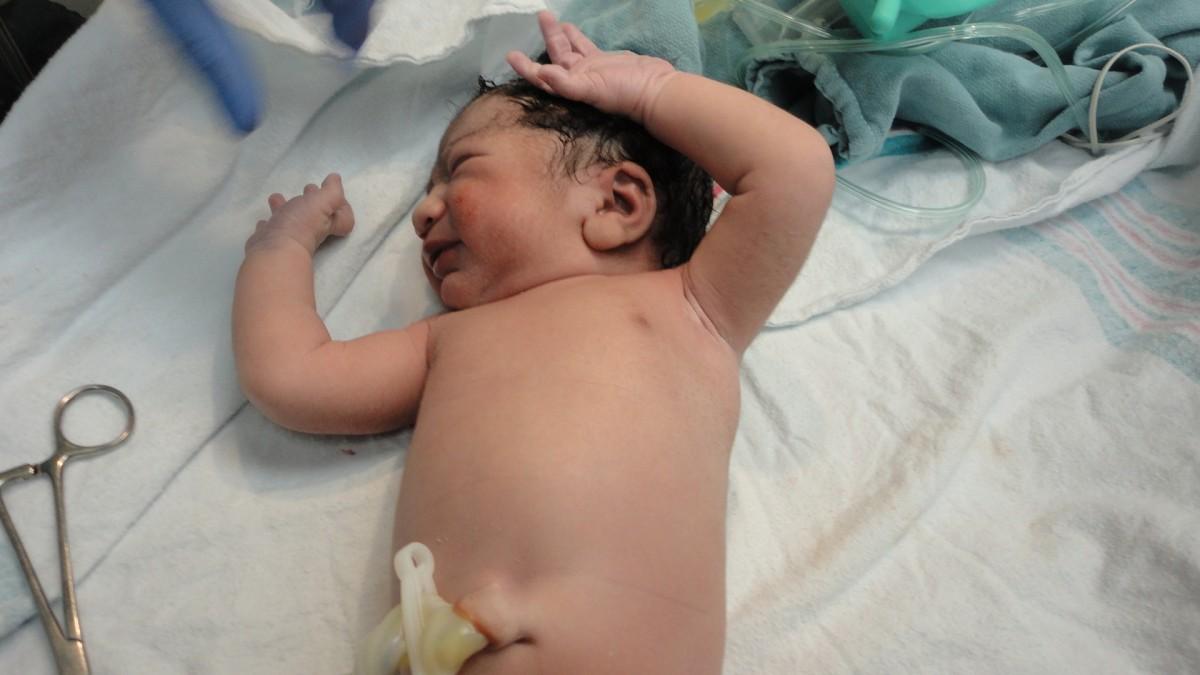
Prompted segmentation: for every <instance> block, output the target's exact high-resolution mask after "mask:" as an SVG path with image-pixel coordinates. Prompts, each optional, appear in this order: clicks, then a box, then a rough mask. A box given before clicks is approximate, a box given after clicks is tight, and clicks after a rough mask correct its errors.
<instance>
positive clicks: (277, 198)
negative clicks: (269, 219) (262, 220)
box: [267, 192, 287, 215]
mask: <svg viewBox="0 0 1200 675" xmlns="http://www.w3.org/2000/svg"><path fill="white" fill-rule="evenodd" d="M286 203H287V197H284V196H283V195H281V194H279V193H278V192H276V193H275V194H273V195H271V196H270V197H267V206H269V207H271V215H274V214H275V212H276V211H278V210H279V209H280V208H281V207H282V206H283V205H284V204H286Z"/></svg>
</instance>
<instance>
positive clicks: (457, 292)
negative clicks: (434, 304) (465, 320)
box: [429, 274, 484, 311]
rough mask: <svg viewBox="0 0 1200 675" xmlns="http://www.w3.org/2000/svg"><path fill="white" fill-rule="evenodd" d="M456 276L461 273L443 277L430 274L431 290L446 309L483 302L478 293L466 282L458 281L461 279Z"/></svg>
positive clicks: (452, 309) (473, 305) (462, 307)
mask: <svg viewBox="0 0 1200 675" xmlns="http://www.w3.org/2000/svg"><path fill="white" fill-rule="evenodd" d="M458 277H461V275H459V274H451V275H450V276H448V277H446V278H445V279H438V278H437V277H434V276H432V275H430V278H429V283H430V285H431V286H433V292H434V293H437V296H438V297H439V298H441V300H442V304H443V305H445V306H446V309H449V310H451V311H455V310H460V309H469V308H471V307H475V306H476V305H481V304H483V302H484V301H483V299H482V298H480V297H479V294H478V293H475V292H473V291H472V290H471V289H470V288H469V287H468V286H467V285H466V284H463V283H460V282H461V279H460V278H458Z"/></svg>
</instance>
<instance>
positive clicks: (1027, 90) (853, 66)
mask: <svg viewBox="0 0 1200 675" xmlns="http://www.w3.org/2000/svg"><path fill="white" fill-rule="evenodd" d="M1022 1H1023V0H1000V2H998V3H997V4H996V5H994V6H993V7H992V8H991V9H990V10H985V11H980V12H978V13H977V14H976V16H975V19H974V20H976V21H987V20H990V19H993V18H995V17H997V16H1004V15H1011V11H1012V6H1013V5H1016V4H1018V3H1020V2H1022ZM1117 1H1118V0H1097V1H1096V2H1092V3H1089V4H1088V5H1087V6H1086V8H1085V9H1076V10H1072V11H1058V12H1053V13H1048V14H1043V15H1040V16H1034V17H1031V18H1029V19H1027V20H1025V21H1024V22H1023V23H1024V25H1025V26H1027V27H1029V28H1031V29H1033V30H1034V31H1036V32H1037V33H1038V34H1040V35H1042V36H1043V37H1045V38H1047V41H1048V42H1049V43H1050V44H1052V45H1053V44H1057V43H1058V42H1060V41H1062V40H1064V39H1066V38H1069V37H1070V36H1071V35H1072V34H1073V33H1074V32H1075V31H1077V30H1078V29H1079V28H1082V27H1083V26H1086V25H1087V24H1088V23H1090V22H1091V21H1092V20H1094V19H1095V18H1097V17H1099V16H1100V15H1102V14H1103V13H1104V12H1105V11H1106V10H1107V9H1108V8H1109V7H1111V6H1113V5H1114V4H1115V3H1116V2H1117ZM1024 4H1035V5H1036V4H1040V2H1024ZM702 36H703V38H704V52H703V56H704V62H705V69H704V72H705V74H707V75H709V76H710V77H714V78H716V79H720V80H724V81H726V82H730V83H733V84H736V85H738V86H742V87H744V88H746V89H748V90H749V91H751V92H753V93H755V94H757V95H759V96H762V97H764V98H767V99H769V100H771V101H774V102H775V103H777V104H779V105H780V106H783V107H785V108H787V109H788V110H791V111H792V112H793V113H795V114H796V115H799V116H800V117H803V118H805V119H806V120H808V121H809V122H810V123H812V124H813V125H814V126H816V127H817V128H818V129H819V130H820V131H821V132H822V133H823V134H824V135H825V137H826V139H827V140H829V142H830V144H831V145H833V146H835V147H836V149H837V152H838V154H839V155H840V156H841V157H842V158H844V159H847V160H850V161H853V160H857V159H865V158H868V157H871V156H873V155H875V154H876V153H877V152H878V151H879V150H880V148H881V147H882V146H883V143H884V140H885V138H886V136H887V133H888V131H889V130H890V129H891V128H892V126H893V124H895V123H896V122H907V123H910V124H918V125H924V126H928V127H933V128H935V129H938V130H940V131H942V132H943V133H945V134H947V135H948V136H950V137H952V138H954V139H956V140H958V141H959V142H961V143H962V144H964V145H966V146H967V147H969V148H971V149H972V150H974V151H975V152H977V153H978V154H979V155H981V156H982V157H983V158H985V159H988V160H993V161H1000V160H1004V159H1009V158H1012V157H1016V156H1019V155H1022V154H1025V153H1027V152H1030V151H1032V150H1035V149H1037V148H1038V147H1040V146H1042V145H1044V144H1046V143H1048V142H1050V141H1052V140H1054V139H1055V138H1057V137H1058V136H1060V135H1062V134H1063V133H1065V132H1068V131H1071V130H1072V129H1077V127H1078V124H1077V123H1076V119H1077V117H1076V116H1075V115H1074V114H1073V113H1072V111H1071V110H1069V109H1068V105H1067V101H1066V99H1065V98H1064V96H1063V94H1062V92H1061V90H1060V89H1059V88H1058V87H1057V86H1055V84H1054V81H1053V79H1052V78H1051V74H1050V71H1049V70H1048V69H1047V68H1045V67H1044V66H1042V65H1039V64H1038V63H1035V62H1034V61H1032V60H1030V59H1029V58H1027V57H1028V54H1027V52H1028V49H1027V48H1026V47H1025V46H1024V45H1022V44H1016V43H1015V42H1014V41H1004V40H993V41H982V40H977V41H967V42H955V43H950V44H946V45H943V46H941V47H939V48H937V49H935V50H934V51H931V52H929V53H926V54H920V55H911V54H910V55H901V54H885V53H868V54H838V55H820V54H811V53H810V54H805V53H797V52H795V51H789V50H788V49H786V48H784V47H779V48H775V49H772V50H770V51H768V52H767V53H765V54H761V55H756V56H754V57H752V58H749V59H748V63H747V64H745V65H746V66H747V67H745V69H744V71H741V72H740V77H739V69H738V65H739V62H740V61H742V59H743V58H745V57H746V56H747V51H748V49H749V47H750V45H749V43H748V42H746V40H745V38H744V37H743V36H741V34H740V33H739V32H738V30H737V28H736V26H734V25H733V23H732V21H731V20H730V17H729V15H728V14H726V15H723V16H722V17H718V18H717V19H714V20H713V21H711V22H709V23H708V24H706V25H705V26H704V28H703V32H702ZM1139 42H1151V43H1160V44H1165V45H1167V46H1169V47H1171V48H1173V49H1175V50H1177V51H1179V52H1181V53H1182V54H1183V55H1184V56H1185V57H1186V58H1187V59H1188V61H1189V62H1190V63H1193V64H1195V63H1196V62H1197V61H1200V1H1198V0H1141V1H1140V2H1138V3H1136V4H1135V5H1134V6H1133V7H1132V8H1131V9H1130V10H1129V11H1128V12H1126V13H1125V14H1124V15H1123V16H1122V17H1121V18H1120V19H1119V20H1118V21H1116V22H1114V23H1112V24H1109V25H1108V26H1106V27H1104V28H1101V29H1100V30H1098V31H1096V32H1094V33H1092V34H1091V35H1089V36H1087V37H1086V38H1085V39H1083V41H1082V42H1080V43H1078V44H1075V45H1067V46H1066V47H1065V48H1064V49H1062V50H1061V51H1060V56H1061V58H1062V60H1063V62H1064V63H1065V64H1067V71H1068V76H1069V81H1070V90H1071V96H1072V97H1073V100H1075V101H1079V102H1082V104H1083V105H1086V103H1087V100H1088V98H1089V96H1090V95H1091V89H1092V85H1093V84H1094V82H1095V79H1096V76H1097V74H1098V73H1099V71H1100V69H1101V68H1102V67H1103V65H1104V63H1105V62H1106V61H1107V60H1108V59H1109V57H1111V56H1112V55H1113V54H1115V53H1116V52H1117V51H1120V49H1122V48H1124V47H1126V46H1128V45H1132V44H1135V43H1139ZM1184 83H1185V76H1184V71H1183V69H1182V67H1180V66H1179V65H1178V64H1177V63H1176V62H1175V60H1174V59H1172V58H1171V57H1170V56H1168V55H1167V54H1165V53H1163V52H1159V51H1144V52H1136V53H1131V54H1128V55H1126V56H1125V57H1123V58H1122V59H1121V60H1120V61H1119V62H1118V64H1117V66H1116V67H1114V68H1113V70H1112V71H1111V72H1110V73H1109V75H1108V77H1107V79H1106V80H1105V86H1104V91H1103V93H1102V94H1101V99H1100V101H1101V102H1100V110H1099V118H1098V124H1097V126H1098V128H1099V130H1100V132H1101V134H1102V136H1103V135H1111V134H1120V133H1125V132H1130V131H1133V130H1135V129H1138V128H1140V127H1142V126H1145V125H1146V124H1149V123H1151V122H1153V121H1155V120H1157V119H1158V118H1160V117H1162V116H1163V115H1166V114H1167V113H1169V112H1171V111H1172V110H1174V109H1175V108H1176V107H1177V106H1178V104H1179V101H1180V99H1181V97H1182V91H1183V88H1184ZM1085 110H1086V108H1085ZM1081 135H1082V134H1081Z"/></svg>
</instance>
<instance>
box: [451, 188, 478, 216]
mask: <svg viewBox="0 0 1200 675" xmlns="http://www.w3.org/2000/svg"><path fill="white" fill-rule="evenodd" d="M450 206H451V208H452V209H453V213H454V214H455V215H456V216H457V217H458V218H459V219H461V220H463V221H465V222H474V221H475V217H476V216H477V215H479V204H478V203H476V202H475V201H473V200H470V199H468V198H467V197H466V196H465V195H463V194H461V193H459V194H456V195H454V196H453V197H451V198H450Z"/></svg>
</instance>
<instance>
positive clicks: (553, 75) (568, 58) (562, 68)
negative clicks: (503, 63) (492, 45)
mask: <svg viewBox="0 0 1200 675" xmlns="http://www.w3.org/2000/svg"><path fill="white" fill-rule="evenodd" d="M538 25H539V26H540V27H541V29H542V38H543V39H544V40H545V42H546V52H547V53H548V54H549V55H550V61H551V63H549V64H545V65H543V64H540V63H536V62H534V61H533V60H532V59H530V58H529V57H528V56H526V55H525V54H522V53H521V52H509V53H508V63H509V65H511V66H512V68H513V70H515V71H517V74H519V75H520V76H521V77H523V78H525V79H526V80H529V81H530V82H532V83H533V84H536V85H537V86H539V87H541V88H542V89H545V90H546V91H548V92H550V93H552V94H557V95H559V96H562V97H563V98H569V99H572V100H575V101H582V102H583V103H587V104H589V105H591V106H593V107H596V108H599V109H600V110H603V111H605V112H608V113H613V114H616V115H624V116H626V117H629V118H631V119H633V120H634V121H635V122H637V123H638V124H643V125H644V124H645V123H646V116H647V114H648V112H649V111H650V110H652V109H653V107H654V101H655V99H656V98H657V97H658V94H659V92H660V91H662V88H663V85H664V84H666V82H667V81H668V80H670V79H671V78H672V77H674V76H675V75H676V74H677V72H676V70H675V68H674V66H672V65H671V64H670V63H668V62H667V61H664V60H662V59H659V58H654V57H651V56H640V55H638V54H634V53H633V52H605V51H602V50H601V49H600V48H599V47H597V46H596V45H595V44H593V43H592V41H591V40H589V39H588V37H587V36H586V35H584V34H583V33H582V32H580V30H579V29H578V28H576V27H575V26H574V25H572V24H569V23H559V21H558V20H557V19H555V18H554V15H553V14H551V13H550V12H539V13H538Z"/></svg>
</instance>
